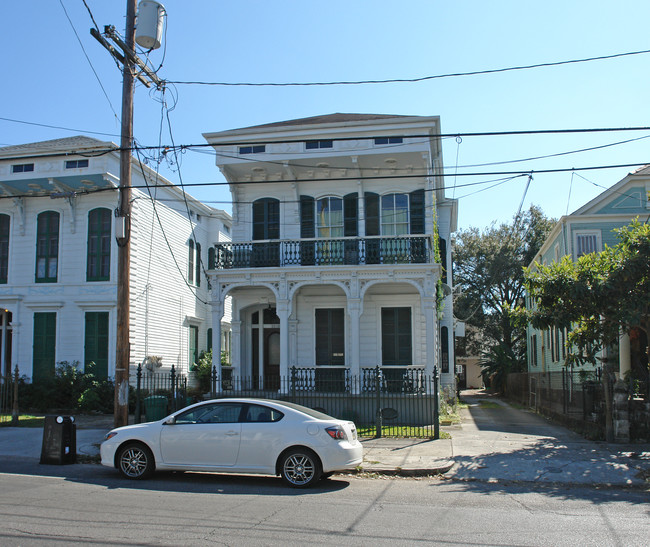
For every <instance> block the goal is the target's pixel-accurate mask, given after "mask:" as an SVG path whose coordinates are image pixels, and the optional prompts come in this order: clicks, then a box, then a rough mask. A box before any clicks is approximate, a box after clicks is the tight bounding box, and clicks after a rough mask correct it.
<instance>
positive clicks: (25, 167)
mask: <svg viewBox="0 0 650 547" xmlns="http://www.w3.org/2000/svg"><path fill="white" fill-rule="evenodd" d="M33 170H34V164H33V163H17V164H15V165H12V166H11V172H12V173H29V172H30V171H33Z"/></svg>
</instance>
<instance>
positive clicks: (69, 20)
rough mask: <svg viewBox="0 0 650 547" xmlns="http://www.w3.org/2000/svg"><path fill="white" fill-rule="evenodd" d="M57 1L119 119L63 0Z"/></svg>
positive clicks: (117, 117)
mask: <svg viewBox="0 0 650 547" xmlns="http://www.w3.org/2000/svg"><path fill="white" fill-rule="evenodd" d="M59 3H60V4H61V8H63V13H65V16H66V18H67V19H68V22H69V23H70V26H71V27H72V32H74V35H75V36H76V37H77V41H78V42H79V45H80V46H81V51H83V54H84V56H85V57H86V61H88V64H89V65H90V68H91V70H92V71H93V74H94V75H95V78H96V79H97V83H99V87H101V88H102V92H103V93H104V97H106V100H107V101H108V105H109V106H110V107H111V110H112V111H113V114H114V115H115V119H119V116H118V115H117V112H115V108H113V103H112V102H111V99H110V97H109V96H108V93H107V92H106V89H105V88H104V85H103V84H102V81H101V80H100V79H99V75H98V74H97V71H96V70H95V67H94V66H93V63H92V61H91V60H90V57H88V54H87V53H86V48H84V45H83V43H82V41H81V38H79V34H77V29H76V28H74V25H73V24H72V19H70V16H69V15H68V10H66V9H65V6H64V5H63V0H59ZM84 4H85V2H84ZM86 7H87V8H88V5H86ZM88 11H90V9H88ZM91 18H92V13H91ZM94 21H95V20H94V19H93V22H94ZM95 24H96V23H95Z"/></svg>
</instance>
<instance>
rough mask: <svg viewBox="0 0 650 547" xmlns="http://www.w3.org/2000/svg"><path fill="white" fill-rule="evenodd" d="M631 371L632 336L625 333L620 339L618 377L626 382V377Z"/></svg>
mask: <svg viewBox="0 0 650 547" xmlns="http://www.w3.org/2000/svg"><path fill="white" fill-rule="evenodd" d="M631 370H632V359H631V355H630V335H629V334H627V333H623V334H621V336H620V338H619V339H618V377H619V378H621V379H623V380H625V375H626V374H628V373H629V372H630V371H631Z"/></svg>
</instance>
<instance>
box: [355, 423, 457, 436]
mask: <svg viewBox="0 0 650 547" xmlns="http://www.w3.org/2000/svg"><path fill="white" fill-rule="evenodd" d="M376 433H377V428H376V427H374V426H371V427H357V434H358V435H359V437H374V436H375V434H376ZM381 436H382V437H400V438H405V437H413V438H417V439H432V438H433V427H400V426H393V425H385V426H383V427H382V428H381ZM440 438H441V439H451V436H450V435H449V433H447V432H446V431H441V432H440Z"/></svg>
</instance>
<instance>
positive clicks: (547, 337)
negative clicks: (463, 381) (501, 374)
mask: <svg viewBox="0 0 650 547" xmlns="http://www.w3.org/2000/svg"><path fill="white" fill-rule="evenodd" d="M648 192H650V166H646V167H644V168H642V169H638V170H637V171H635V172H634V173H630V174H629V175H628V176H626V177H625V178H624V179H622V180H621V181H619V182H618V183H616V184H615V185H614V186H612V187H611V188H609V189H607V190H605V191H604V192H602V193H601V194H600V195H598V196H597V197H595V198H594V199H592V200H591V201H590V202H588V203H587V204H585V205H583V206H582V207H580V209H578V210H577V211H575V212H574V213H572V214H570V215H568V216H563V217H562V218H560V220H559V222H558V223H557V224H556V225H555V227H554V228H553V230H552V231H551V233H550V234H549V236H548V237H547V238H546V241H545V242H544V244H543V245H542V247H541V249H540V250H539V252H538V253H537V255H536V256H535V259H534V260H533V262H532V263H531V267H532V268H534V267H535V264H550V263H552V262H558V261H559V260H560V259H561V258H562V257H563V256H566V255H568V256H570V257H571V259H572V260H577V259H578V258H579V257H580V256H582V255H583V254H588V253H592V252H600V251H602V250H603V249H604V246H605V245H608V246H610V247H613V246H614V245H616V244H617V243H618V242H619V240H618V237H617V235H616V233H615V232H614V230H615V229H616V228H620V227H622V226H626V225H629V224H630V223H631V222H632V221H633V220H634V219H636V218H638V219H639V220H640V221H641V222H647V221H648V218H649V217H650V201H648ZM527 305H528V306H531V305H533V303H531V302H530V299H527ZM527 330H528V332H527V336H528V372H553V371H560V370H562V368H563V367H564V366H565V362H566V361H565V359H566V356H567V355H566V345H565V343H566V335H567V333H566V332H564V331H562V330H560V329H558V328H551V329H546V330H544V331H540V330H538V329H534V328H533V327H532V326H531V325H528V328H527ZM647 345H648V339H647V336H646V334H645V333H644V332H643V331H642V330H641V329H638V328H637V329H632V331H631V332H630V333H628V334H623V335H622V336H621V338H620V340H619V375H620V376H621V377H626V375H627V374H628V373H629V372H630V371H631V372H632V373H633V375H637V374H638V375H639V376H640V377H641V378H642V379H643V380H644V381H645V380H646V379H647V365H646V363H647V358H646V353H645V348H646V346H647Z"/></svg>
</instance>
